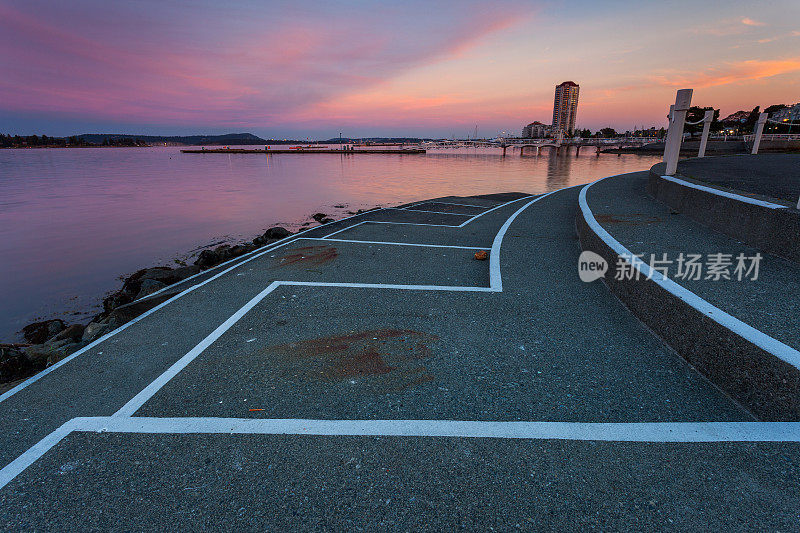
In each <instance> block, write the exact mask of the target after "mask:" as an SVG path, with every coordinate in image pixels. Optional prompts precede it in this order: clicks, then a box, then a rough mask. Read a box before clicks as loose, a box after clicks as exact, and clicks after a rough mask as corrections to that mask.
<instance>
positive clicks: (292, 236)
mask: <svg viewBox="0 0 800 533" xmlns="http://www.w3.org/2000/svg"><path fill="white" fill-rule="evenodd" d="M382 210H383V208H382V207H381V208H378V209H372V210H370V211H364V212H363V213H356V214H355V215H350V216H349V217H344V218H341V219H339V220H334V221H333V222H328V223H327V224H322V225H319V226H314V227H313V228H308V229H304V230H300V231H298V232H297V233H294V234H292V235H289V236H288V237H284V238H283V239H278V240H277V241H275V242H273V243H270V244H268V245H266V246H267V247H274V246H277V245H281V244H285V242H288V241H292V240H294V239H297V238H298V237H299V236H300V235H302V234H304V233H308V232H309V231H314V230H318V229H320V228H322V227H325V226H330V225H331V224H336V223H337V222H342V221H345V220H349V219H351V218H355V217H360V216H361V215H365V214H367V213H375V212H377V211H382ZM359 224H363V222H360V223H359ZM359 224H355V226H358V225H359ZM350 227H352V226H348V227H347V228H344V229H341V230H339V231H344V230H346V229H349V228H350ZM339 231H337V232H336V233H339ZM263 250H264V247H263V246H262V247H259V248H256V249H255V250H253V251H251V252H247V253H246V254H242V255H240V256H238V257H234V258H232V259H228V260H227V261H224V262H222V263H220V264H218V265H214V266H213V267H210V268H207V269H206V270H203V271H202V272H198V273H197V274H194V275H192V276H189V277H188V278H186V279H182V280H181V281H178V282H175V283H173V284H171V285H167V286H166V287H163V288H161V289H159V290H157V291H156V292H154V293H152V294H148V295H147V296H143V297H142V298H139V299H138V300H134V301H133V303H135V302H138V301H140V300H146V299H147V298H152V297H153V296H155V295H157V294H159V293H161V292H164V291H168V290H170V288H172V287H174V286H176V285H180V284H182V283H186V282H187V281H190V280H192V279H194V278H196V277H198V276H202V275H203V274H207V273H209V272H211V271H212V270H216V269H218V268H220V267H223V266H225V265H228V264H230V263H233V262H234V261H241V260H242V259H244V258H245V257H248V256H250V255H252V254H256V253H259V252H262V251H263Z"/></svg>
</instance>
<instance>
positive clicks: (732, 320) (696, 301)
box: [578, 176, 800, 368]
mask: <svg viewBox="0 0 800 533" xmlns="http://www.w3.org/2000/svg"><path fill="white" fill-rule="evenodd" d="M609 177H612V178H613V177H615V176H609ZM604 179H608V178H602V179H600V180H597V181H595V182H594V183H590V184H588V185H586V186H585V187H583V188H582V189H581V192H580V195H579V196H578V203H579V205H580V208H581V211H582V213H583V217H584V219H585V220H586V223H587V224H588V225H589V227H590V228H591V230H592V231H594V232H595V233H596V234H597V236H598V237H600V239H602V240H603V242H605V243H606V244H607V245H608V246H609V247H611V249H612V250H614V252H615V253H616V254H617V255H619V256H622V257H624V258H625V259H626V260H628V262H629V263H631V264H632V265H633V266H634V267H636V269H637V270H639V272H641V273H642V274H643V275H644V276H646V277H648V278H650V279H651V280H652V281H653V282H654V283H656V284H657V285H659V286H661V287H662V288H663V289H664V290H666V291H668V292H670V293H671V294H673V295H675V296H676V297H677V298H679V299H680V300H683V301H684V302H686V303H687V304H689V305H690V306H692V307H694V308H695V309H696V310H697V311H699V312H700V313H702V314H703V315H705V316H707V317H709V318H710V319H711V320H713V321H715V322H717V323H718V324H720V325H721V326H723V327H725V328H727V329H729V330H731V331H733V332H734V333H736V334H737V335H739V336H740V337H742V338H743V339H745V340H746V341H748V342H750V343H752V344H754V345H756V346H758V347H759V348H761V349H762V350H764V351H766V352H768V353H771V354H772V355H774V356H775V357H777V358H779V359H781V360H782V361H785V362H787V363H789V364H790V365H792V366H794V367H795V368H800V352H798V351H797V350H795V349H794V348H792V347H790V346H787V345H786V344H784V343H782V342H780V341H779V340H777V339H774V338H772V337H770V336H769V335H767V334H766V333H764V332H762V331H759V330H757V329H756V328H754V327H752V326H750V325H749V324H745V323H744V322H742V321H741V320H739V319H738V318H736V317H734V316H732V315H729V314H728V313H726V312H725V311H723V310H722V309H720V308H718V307H716V306H714V305H712V304H711V303H709V302H708V301H706V300H704V299H703V298H701V297H700V296H698V295H696V294H695V293H693V292H692V291H690V290H689V289H686V288H685V287H683V286H681V285H678V284H677V283H675V282H674V281H673V280H671V279H669V278H666V277H664V275H663V274H662V273H661V272H659V271H657V270H653V269H652V268H650V265H648V264H647V263H645V262H644V261H642V260H641V259H639V258H638V257H636V256H634V255H633V254H632V253H631V251H630V250H628V249H627V248H625V246H623V245H622V243H620V242H619V241H618V240H616V239H615V238H614V237H612V236H611V234H609V233H608V232H607V231H606V230H605V229H604V228H603V226H601V225H600V224H599V223H598V222H597V219H595V217H594V214H593V213H592V210H591V208H590V207H589V204H588V203H587V201H586V193H587V191H588V190H589V188H590V187H591V186H592V185H594V184H595V183H599V182H600V181H603V180H604Z"/></svg>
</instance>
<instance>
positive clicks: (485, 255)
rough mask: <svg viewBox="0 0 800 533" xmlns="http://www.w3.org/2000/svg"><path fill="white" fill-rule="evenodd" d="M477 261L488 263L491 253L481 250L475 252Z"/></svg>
mask: <svg viewBox="0 0 800 533" xmlns="http://www.w3.org/2000/svg"><path fill="white" fill-rule="evenodd" d="M475 259H477V260H478V261H486V260H487V259H489V253H488V252H487V251H486V250H479V251H477V252H475Z"/></svg>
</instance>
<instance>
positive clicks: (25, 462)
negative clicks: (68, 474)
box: [0, 419, 77, 489]
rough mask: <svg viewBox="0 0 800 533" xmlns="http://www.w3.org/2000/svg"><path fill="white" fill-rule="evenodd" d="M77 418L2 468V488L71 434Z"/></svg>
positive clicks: (0, 474) (0, 485)
mask: <svg viewBox="0 0 800 533" xmlns="http://www.w3.org/2000/svg"><path fill="white" fill-rule="evenodd" d="M76 420H77V419H72V420H70V421H69V422H67V423H65V424H64V425H62V426H61V427H59V428H58V429H56V430H55V431H53V432H52V433H50V434H49V435H47V436H46V437H45V438H43V439H42V440H40V441H39V442H37V443H36V444H34V445H33V446H31V447H30V448H28V450H27V451H26V452H25V453H23V454H22V455H20V456H19V457H17V458H16V459H14V460H13V461H11V462H10V463H8V464H7V465H6V466H5V467H3V468H2V469H0V489H2V488H3V487H5V486H6V485H7V484H8V483H9V482H10V481H12V480H13V479H14V478H15V477H17V476H18V475H19V474H21V473H22V472H23V471H24V470H25V469H26V468H28V467H29V466H31V465H32V464H33V463H34V462H35V461H36V460H37V459H39V458H40V457H41V456H43V455H44V454H46V453H47V452H48V451H50V449H51V448H52V447H53V446H55V445H56V444H58V443H59V442H61V439H63V438H64V437H66V436H67V435H69V434H70V433H71V432H72V431H73V430H74V429H75V426H76Z"/></svg>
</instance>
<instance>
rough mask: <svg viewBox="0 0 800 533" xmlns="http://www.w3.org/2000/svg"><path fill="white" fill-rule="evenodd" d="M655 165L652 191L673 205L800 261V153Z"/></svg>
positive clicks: (703, 221) (726, 231)
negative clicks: (672, 170)
mask: <svg viewBox="0 0 800 533" xmlns="http://www.w3.org/2000/svg"><path fill="white" fill-rule="evenodd" d="M663 174H664V164H663V163H659V164H657V165H654V166H653V168H651V169H650V178H649V182H648V192H649V193H650V195H651V196H652V197H653V198H655V199H657V200H658V201H659V202H662V203H664V204H666V205H668V206H669V207H671V208H672V209H674V210H676V211H678V212H680V213H683V214H685V215H687V216H689V217H691V218H693V219H694V220H695V221H697V222H700V223H701V224H703V225H705V226H708V227H709V228H711V229H714V230H716V231H719V232H722V233H724V234H726V235H728V236H730V237H733V238H734V239H737V240H739V241H742V242H745V243H747V244H749V245H750V246H753V247H754V248H758V249H759V250H763V251H766V252H770V253H772V254H776V255H779V256H781V257H785V258H787V259H792V260H794V261H797V262H800V210H798V209H797V206H798V201H797V198H798V195H800V155H795V154H767V155H742V156H736V157H706V158H700V159H698V158H694V159H687V160H684V161H681V162H680V163H679V164H678V171H677V173H676V174H675V176H664V175H663Z"/></svg>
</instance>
